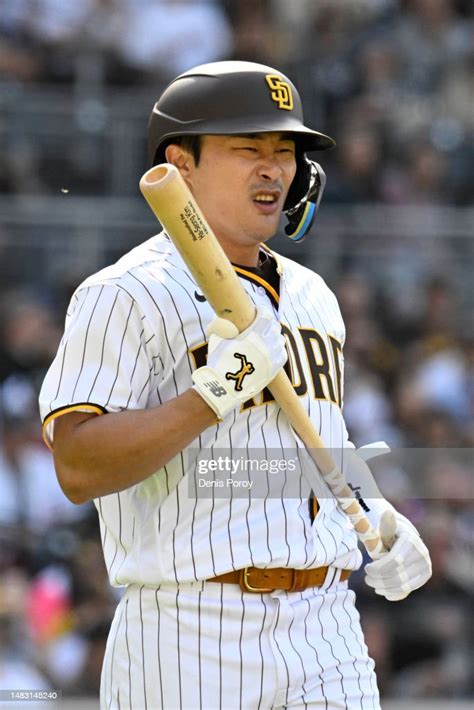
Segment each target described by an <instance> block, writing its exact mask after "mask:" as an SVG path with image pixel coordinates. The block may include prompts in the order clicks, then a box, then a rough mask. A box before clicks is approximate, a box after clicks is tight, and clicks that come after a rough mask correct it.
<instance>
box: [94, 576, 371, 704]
mask: <svg viewBox="0 0 474 710" xmlns="http://www.w3.org/2000/svg"><path fill="white" fill-rule="evenodd" d="M330 575H332V578H333V579H334V570H330V571H329V573H328V577H329V576H330ZM354 598H355V595H354V593H353V592H352V591H350V590H349V589H348V588H347V582H342V583H334V582H333V583H332V584H329V585H328V583H326V584H325V585H323V587H321V588H316V589H312V588H308V589H306V590H305V591H303V592H282V591H276V592H272V593H270V594H262V595H260V594H251V593H247V592H245V593H243V592H242V591H241V590H240V588H239V587H238V586H237V585H233V584H216V583H212V582H198V583H193V584H187V585H180V586H179V587H176V586H171V585H170V586H165V585H163V586H161V587H159V588H158V589H152V588H149V587H148V588H147V587H143V586H139V585H132V586H129V587H128V588H127V590H126V592H125V594H124V596H123V597H122V599H121V601H120V603H119V605H118V607H117V610H116V613H115V617H114V620H113V622H112V626H111V630H110V634H109V638H108V642H107V649H106V653H105V658H104V665H103V669H102V681H101V710H106V709H107V710H119V709H120V710H124V709H125V708H128V709H129V710H141V709H142V708H143V709H145V710H158V709H159V708H163V709H164V710H178V709H179V710H181V709H183V710H184V709H186V710H188V709H189V710H198V709H199V710H201V709H202V710H214V709H216V710H217V709H218V708H219V709H221V710H240V709H246V710H258V709H260V710H269V709H270V708H318V710H320V709H321V710H322V709H323V708H325V709H326V710H339V709H343V708H344V709H347V710H379V708H380V704H379V695H378V690H377V684H376V679H375V674H374V663H373V661H372V660H371V659H370V658H369V656H368V652H367V647H366V645H365V643H364V639H363V636H362V631H361V628H360V623H359V614H358V612H357V611H356V609H355V606H354Z"/></svg>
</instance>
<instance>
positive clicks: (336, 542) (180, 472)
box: [40, 233, 361, 586]
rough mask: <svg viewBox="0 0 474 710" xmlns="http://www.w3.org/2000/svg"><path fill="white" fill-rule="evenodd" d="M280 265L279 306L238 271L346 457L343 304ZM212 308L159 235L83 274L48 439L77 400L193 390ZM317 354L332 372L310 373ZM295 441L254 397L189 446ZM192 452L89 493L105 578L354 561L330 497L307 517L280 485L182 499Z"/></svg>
mask: <svg viewBox="0 0 474 710" xmlns="http://www.w3.org/2000/svg"><path fill="white" fill-rule="evenodd" d="M278 262H279V268H280V273H281V281H280V294H279V300H278V302H276V301H275V299H272V298H271V293H270V295H269V291H271V289H269V288H265V287H264V286H265V285H264V286H262V285H261V284H259V283H258V279H257V280H256V279H252V278H251V277H249V278H246V274H245V270H239V269H237V273H238V275H239V276H240V277H241V280H242V284H243V285H244V287H245V289H246V291H247V292H248V293H249V295H250V297H251V298H252V299H253V301H254V302H255V304H256V305H265V306H267V307H268V306H269V305H270V306H272V307H273V309H274V311H275V316H276V317H277V318H278V319H279V320H280V322H281V323H282V325H283V329H284V333H285V335H286V336H287V340H288V343H289V344H291V348H289V351H290V364H291V366H292V368H291V369H292V372H293V381H294V385H295V388H297V392H298V394H299V396H300V398H301V401H302V402H303V404H304V406H305V408H306V409H307V411H308V414H309V416H310V417H311V419H312V421H313V422H314V425H315V426H316V428H317V430H318V431H319V432H320V434H321V436H322V439H323V441H324V442H325V443H326V445H327V446H329V447H331V448H332V449H333V450H336V451H339V452H341V458H340V461H339V463H340V464H342V465H343V463H344V456H343V451H344V447H346V446H348V445H350V444H349V443H348V440H347V439H348V437H347V432H346V427H345V424H344V420H343V416H342V412H341V407H340V404H341V400H342V391H341V390H342V387H341V384H340V383H341V381H342V352H341V351H342V344H343V342H344V324H343V321H342V317H341V314H340V311H339V307H338V304H337V301H336V298H335V296H334V295H333V293H332V292H331V291H330V289H329V288H328V287H327V286H326V284H325V283H324V281H323V280H322V279H321V278H320V277H319V276H318V275H316V274H315V273H314V272H312V271H310V270H308V269H306V268H304V267H302V266H300V265H298V264H296V263H295V262H293V261H291V260H289V259H286V258H283V257H278ZM213 317H214V313H213V311H212V309H211V308H210V306H209V304H208V303H207V301H205V300H204V299H203V297H202V295H201V292H200V290H199V287H198V286H197V284H196V282H195V281H194V279H193V277H192V276H191V274H190V273H189V271H188V269H187V267H186V266H185V264H184V262H183V261H182V259H181V257H180V256H179V254H178V253H177V251H176V249H175V247H174V245H173V244H172V243H171V242H170V240H169V239H168V238H167V236H166V235H165V234H164V233H162V234H160V235H158V236H155V237H153V238H152V239H150V240H148V241H147V242H145V243H144V244H142V245H140V246H138V247H136V248H135V249H133V250H132V251H131V252H129V254H127V255H126V256H125V257H123V258H122V259H120V260H119V261H118V262H117V263H116V264H114V265H112V266H110V267H107V268H106V269H104V270H102V271H100V272H99V273H97V274H95V275H93V276H92V277H90V278H88V279H87V280H86V281H84V282H83V283H82V284H81V286H80V287H79V288H78V289H77V291H76V292H75V293H74V295H73V297H72V300H71V303H70V307H69V309H68V313H67V317H66V327H65V333H64V336H63V338H62V341H61V344H60V347H59V350H58V353H57V355H56V358H55V360H54V362H53V363H52V365H51V367H50V369H49V371H48V373H47V375H46V378H45V380H44V383H43V387H42V390H41V395H40V409H41V415H42V419H43V421H44V433H45V438H46V440H47V442H49V443H51V442H52V441H53V438H54V422H55V419H56V417H57V416H61V415H62V414H64V413H65V412H68V411H71V410H73V409H81V410H85V411H92V412H96V413H97V414H100V413H107V412H120V411H123V410H126V409H144V408H150V407H158V406H160V404H162V403H164V402H167V401H168V400H170V399H172V398H174V397H176V396H177V395H179V394H181V393H183V392H185V391H186V390H187V389H189V388H190V387H191V386H192V380H191V373H192V370H193V368H194V367H196V362H195V359H194V357H193V353H194V352H195V351H196V349H198V348H199V347H200V346H202V345H203V344H205V342H206V328H207V325H208V323H209V322H210V321H211V320H212V318H213ZM335 345H336V346H337V347H335ZM339 346H341V347H339ZM323 352H324V354H325V357H326V360H327V363H328V364H327V367H328V368H329V371H328V370H326V374H324V371H323V373H322V374H321V371H320V370H318V364H320V362H321V357H322V353H323ZM308 355H311V357H308ZM323 359H324V358H323ZM316 385H317V389H316ZM130 436H133V432H130ZM299 446H300V443H299V442H298V441H297V439H296V438H295V435H294V433H293V431H292V429H291V427H290V426H289V424H288V421H287V419H286V417H285V415H284V414H283V413H282V411H281V410H280V409H279V408H278V406H277V405H276V404H275V403H274V402H268V403H260V404H259V403H258V402H257V403H256V405H255V406H252V407H250V408H248V409H242V410H241V411H234V412H233V413H231V414H230V415H228V417H226V419H225V420H224V421H223V422H221V423H218V424H216V425H215V426H212V427H209V428H208V429H206V430H205V431H204V432H203V433H202V434H201V435H200V436H199V437H198V438H197V439H196V440H195V441H194V442H193V443H192V445H191V446H190V447H189V450H188V451H191V450H192V451H193V452H199V451H202V450H206V451H209V452H210V453H211V455H213V454H216V452H218V451H219V450H226V451H229V450H230V451H231V452H232V450H242V449H245V450H248V451H250V450H253V449H255V450H257V449H258V450H262V449H264V450H272V451H275V450H277V451H279V452H280V455H281V458H282V459H285V458H287V457H289V456H291V455H293V454H294V451H295V449H296V450H297V449H298V447H299ZM188 451H186V450H185V451H183V452H181V453H180V454H179V455H177V456H176V457H174V458H173V459H172V460H171V461H169V462H168V464H167V465H166V466H164V467H163V468H162V469H160V470H158V471H156V472H155V473H154V474H153V475H151V476H150V477H148V478H147V479H145V480H144V481H143V482H141V483H138V484H136V485H133V486H131V487H130V488H128V489H126V490H123V491H121V492H119V493H114V494H110V495H107V496H103V497H101V498H98V499H96V501H95V504H96V507H97V509H98V514H99V520H100V526H101V535H102V544H103V549H104V556H105V561H106V565H107V569H108V573H109V578H110V582H111V583H112V584H113V585H115V586H120V585H128V584H145V585H150V586H156V585H159V584H162V583H167V582H170V583H186V582H192V581H195V580H205V579H209V578H210V577H213V576H216V575H218V574H221V573H224V572H226V571H229V570H232V569H236V570H238V569H242V568H244V567H246V566H248V565H254V566H256V567H293V568H310V567H320V566H323V565H333V566H335V567H340V568H345V569H355V568H358V567H359V566H360V563H361V554H360V552H359V550H358V548H357V540H356V536H355V534H354V532H353V530H352V528H351V525H350V524H349V522H348V520H347V518H346V516H345V515H344V514H343V513H342V512H341V511H340V510H339V509H338V507H337V506H336V504H335V502H334V500H332V499H331V498H330V497H329V496H328V497H327V498H326V497H324V498H322V499H319V510H318V512H317V514H316V517H315V518H314V520H311V516H310V512H309V508H308V499H307V496H306V494H303V493H302V495H301V496H300V497H298V496H295V495H294V494H292V495H291V496H289V497H285V494H284V491H285V489H284V487H283V492H282V495H281V497H271V498H266V497H265V496H259V497H252V496H251V495H249V496H248V497H233V496H232V494H230V495H229V496H226V497H217V496H213V495H212V494H209V495H207V496H205V497H200V496H190V494H189V476H192V475H193V472H194V468H195V467H194V464H193V460H191V457H190V456H188ZM193 455H194V454H193ZM130 466H133V461H131V462H130ZM303 488H304V487H303V486H302V491H303Z"/></svg>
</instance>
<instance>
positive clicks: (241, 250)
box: [219, 240, 260, 266]
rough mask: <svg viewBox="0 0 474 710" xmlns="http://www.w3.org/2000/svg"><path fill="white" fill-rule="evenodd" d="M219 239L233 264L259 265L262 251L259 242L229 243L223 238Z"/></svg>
mask: <svg viewBox="0 0 474 710" xmlns="http://www.w3.org/2000/svg"><path fill="white" fill-rule="evenodd" d="M219 241H220V245H221V247H222V248H223V250H224V252H225V254H226V256H227V258H228V259H229V260H230V261H231V262H232V263H233V264H240V265H241V266H258V255H259V251H260V245H259V244H251V245H242V244H229V243H227V242H225V241H221V240H219Z"/></svg>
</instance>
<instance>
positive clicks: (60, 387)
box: [39, 284, 159, 448]
mask: <svg viewBox="0 0 474 710" xmlns="http://www.w3.org/2000/svg"><path fill="white" fill-rule="evenodd" d="M150 341H153V335H150V333H149V332H147V330H146V322H145V318H144V316H143V315H142V313H141V311H140V309H139V306H138V304H137V302H136V301H135V300H134V299H133V298H132V297H131V296H130V295H129V294H128V293H126V292H125V291H124V290H123V289H122V288H120V287H119V286H116V285H112V284H102V285H93V286H90V287H88V288H82V289H80V290H79V291H78V292H76V294H75V295H74V297H73V299H72V301H71V304H70V307H69V310H68V315H67V317H66V328H65V332H64V335H63V338H62V340H61V343H60V345H59V349H58V352H57V354H56V357H55V358H54V360H53V363H52V364H51V367H50V368H49V370H48V372H47V374H46V377H45V379H44V382H43V385H42V388H41V392H40V397H39V405H40V413H41V418H42V421H43V436H44V439H45V441H46V444H47V445H48V446H49V447H50V448H51V447H52V443H53V438H54V422H55V419H56V418H57V417H58V416H61V415H62V414H65V413H67V412H70V411H74V410H76V411H85V412H92V413H95V414H105V413H107V412H119V411H122V410H124V409H143V408H144V407H145V406H146V403H147V398H148V394H149V387H150V382H151V377H152V373H153V372H154V366H155V364H157V363H158V362H159V358H156V359H154V358H153V356H152V353H151V352H150V348H149V346H148V343H149V342H150ZM155 374H156V373H155Z"/></svg>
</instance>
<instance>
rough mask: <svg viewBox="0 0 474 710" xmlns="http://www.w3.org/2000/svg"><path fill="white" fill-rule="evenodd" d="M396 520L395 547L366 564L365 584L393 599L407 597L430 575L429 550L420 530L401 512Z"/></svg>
mask: <svg viewBox="0 0 474 710" xmlns="http://www.w3.org/2000/svg"><path fill="white" fill-rule="evenodd" d="M396 519H397V530H396V533H395V542H394V544H393V547H392V548H391V549H390V551H389V552H387V553H386V554H384V555H383V556H382V557H381V558H380V559H379V560H377V561H376V562H371V563H370V564H368V565H366V567H365V573H366V577H365V582H366V584H368V585H369V587H373V588H374V590H375V593H376V594H380V595H381V596H383V597H385V599H388V601H391V602H396V601H399V600H400V599H405V597H407V596H408V595H409V594H410V593H411V592H413V591H414V590H415V589H419V587H422V586H423V585H424V584H425V583H426V582H427V581H428V580H429V578H430V577H431V559H430V553H429V552H428V548H427V547H426V545H425V544H424V542H423V540H422V539H421V537H420V535H419V533H418V531H417V529H416V528H415V526H414V525H412V524H411V523H410V521H409V520H407V518H405V517H404V516H403V515H401V514H400V513H396Z"/></svg>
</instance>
